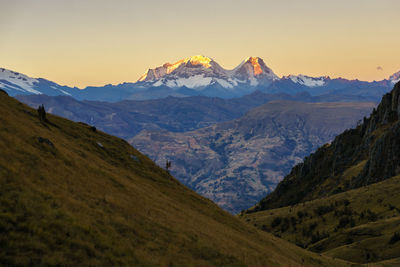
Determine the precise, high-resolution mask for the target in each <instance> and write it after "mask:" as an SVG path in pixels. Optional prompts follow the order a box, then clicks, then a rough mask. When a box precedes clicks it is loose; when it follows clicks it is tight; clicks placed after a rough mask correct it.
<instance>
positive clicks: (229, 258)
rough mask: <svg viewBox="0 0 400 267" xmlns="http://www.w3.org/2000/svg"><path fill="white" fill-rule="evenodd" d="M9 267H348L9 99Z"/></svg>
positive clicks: (4, 243)
mask: <svg viewBox="0 0 400 267" xmlns="http://www.w3.org/2000/svg"><path fill="white" fill-rule="evenodd" d="M0 114H1V116H0V151H1V153H0V192H1V193H0V232H1V235H0V244H1V250H0V264H1V265H5V266H11V265H130V266H132V265H140V266H154V265H162V266H165V265H196V266H209V265H217V266H221V265H227V266H243V265H247V266H267V265H269V266H271V265H274V266H275V265H286V266H287V265H291V266H296V265H298V266H300V265H303V264H306V265H321V264H324V265H341V264H344V262H340V261H337V260H331V259H329V258H326V257H324V256H319V255H317V254H312V253H310V252H307V251H304V250H302V249H300V248H296V247H295V246H293V245H291V244H289V243H287V242H286V241H283V240H280V239H278V238H274V237H272V236H271V235H270V234H267V233H260V232H259V231H258V230H256V229H255V228H253V227H250V226H246V225H245V224H244V223H242V222H240V220H238V219H237V218H235V217H233V216H231V215H229V214H227V213H226V212H224V211H222V210H221V209H220V208H218V207H217V206H216V205H215V204H214V203H212V202H211V201H209V200H207V199H205V198H203V197H200V196H199V195H197V194H196V193H194V192H193V191H191V190H189V189H187V188H186V187H184V186H183V185H181V184H180V183H179V182H177V181H176V180H175V179H174V178H173V177H172V176H170V175H169V174H168V173H166V172H165V171H164V170H162V169H160V168H159V167H157V166H156V165H155V164H154V163H153V162H151V161H150V160H149V159H148V158H147V157H145V156H143V155H142V154H140V153H139V152H137V151H136V150H135V149H134V148H132V147H131V146H129V145H128V144H127V143H126V142H125V141H123V140H121V139H118V138H116V137H112V136H109V135H106V134H104V133H102V132H99V131H95V129H94V128H92V127H89V126H87V125H85V124H79V123H73V122H71V121H68V120H65V119H62V118H60V117H56V116H52V115H48V116H47V119H48V120H42V121H40V120H39V118H38V116H37V111H36V110H33V109H31V108H29V107H27V106H25V105H23V104H21V103H19V102H17V101H16V100H14V99H12V98H10V97H8V96H7V95H6V94H5V93H3V91H0Z"/></svg>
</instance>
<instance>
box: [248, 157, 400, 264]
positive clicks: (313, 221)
mask: <svg viewBox="0 0 400 267" xmlns="http://www.w3.org/2000/svg"><path fill="white" fill-rule="evenodd" d="M363 164H364V162H361V163H360V164H358V165H356V166H354V167H352V168H350V169H349V170H348V171H345V174H347V175H349V176H352V175H353V174H354V173H357V172H358V171H359V169H360V168H361V166H362V165H363ZM399 191H400V176H396V177H393V178H391V179H388V180H384V181H382V182H379V183H376V184H371V185H369V186H365V187H361V188H358V189H355V190H350V191H347V192H344V193H340V194H336V195H332V196H330V197H326V198H320V199H316V200H312V201H307V202H304V203H300V204H297V205H294V206H289V207H283V208H279V209H271V210H266V211H260V212H255V213H250V214H244V215H243V216H242V219H243V220H245V221H246V222H248V223H249V224H251V225H256V226H257V227H258V228H260V229H264V230H266V231H268V232H272V233H274V234H275V235H277V236H280V237H282V238H284V239H286V240H288V241H291V242H293V243H296V244H298V245H299V246H302V247H307V248H308V249H310V250H311V251H314V252H317V253H323V254H324V255H329V256H331V257H334V258H341V259H344V260H347V261H350V262H356V263H369V262H375V263H378V262H380V261H382V264H385V266H386V265H388V266H389V263H390V262H391V261H390V260H391V259H396V258H400V240H398V241H396V242H391V239H392V237H393V235H394V234H395V233H399V234H400V197H399V195H398V192H399ZM279 221H280V222H279ZM278 222H279V224H278ZM393 262H395V261H394V260H393Z"/></svg>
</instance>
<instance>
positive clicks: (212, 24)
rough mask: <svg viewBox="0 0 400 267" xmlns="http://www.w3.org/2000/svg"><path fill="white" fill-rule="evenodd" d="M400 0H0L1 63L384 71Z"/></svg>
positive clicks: (382, 74) (399, 55) (86, 73)
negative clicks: (256, 60)
mask: <svg viewBox="0 0 400 267" xmlns="http://www.w3.org/2000/svg"><path fill="white" fill-rule="evenodd" d="M399 10H400V1H399V0H302V1H300V0H280V1H277V0H274V1H272V0H271V1H268V0H246V1H244V0H218V1H217V0H202V1H195V0H182V1H177V0H169V1H165V0H153V1H122V0H120V1H108V0H97V1H94V0H93V1H92V0H80V1H75V0H68V1H67V0H65V1H57V0H35V1H34V0H30V1H27V0H26V1H19V0H12V1H8V0H0V67H4V68H8V69H12V70H15V71H18V72H22V73H24V74H27V75H29V76H32V77H43V78H46V79H49V80H52V81H55V82H57V83H60V84H62V85H69V86H78V87H81V88H82V87H85V86H87V85H104V84H109V83H112V84H118V83H121V82H134V81H136V80H137V79H138V78H139V77H140V76H141V75H142V74H143V73H144V72H145V71H146V69H148V68H154V67H156V66H159V65H162V64H163V63H166V62H171V63H173V62H175V61H177V60H179V59H181V58H185V57H188V56H192V55H197V54H201V55H205V56H208V57H211V58H213V59H214V60H216V61H217V62H218V63H219V64H220V65H221V66H223V67H224V68H228V69H230V68H233V67H235V66H236V65H238V64H239V63H240V62H241V61H242V60H244V59H245V58H246V57H248V56H259V57H261V58H263V59H264V61H265V63H266V64H267V65H268V66H269V67H270V68H272V69H273V71H274V72H275V73H276V74H277V75H279V76H282V75H289V74H299V73H302V74H307V75H311V76H322V75H329V76H331V77H344V78H352V79H353V78H358V79H361V80H381V79H384V78H387V77H388V76H390V75H391V74H393V73H394V72H397V71H400V17H399Z"/></svg>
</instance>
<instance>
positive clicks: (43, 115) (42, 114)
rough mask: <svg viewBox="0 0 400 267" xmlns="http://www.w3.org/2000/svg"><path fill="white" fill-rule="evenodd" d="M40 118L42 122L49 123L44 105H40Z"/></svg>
mask: <svg viewBox="0 0 400 267" xmlns="http://www.w3.org/2000/svg"><path fill="white" fill-rule="evenodd" d="M37 111H38V116H39V119H40V121H44V122H45V121H47V119H46V110H45V109H44V105H43V104H42V105H40V106H39V107H38V110H37Z"/></svg>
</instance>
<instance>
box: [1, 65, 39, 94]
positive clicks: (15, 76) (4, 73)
mask: <svg viewBox="0 0 400 267" xmlns="http://www.w3.org/2000/svg"><path fill="white" fill-rule="evenodd" d="M37 83H39V81H38V80H37V79H34V78H31V77H28V76H26V75H24V74H21V73H18V72H15V71H11V70H7V69H3V68H0V87H1V88H2V89H3V90H7V89H8V90H9V91H11V90H14V91H19V92H21V93H25V92H27V93H31V94H35V95H38V94H41V93H40V92H39V91H37V90H35V89H34V87H35V84H37Z"/></svg>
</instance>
